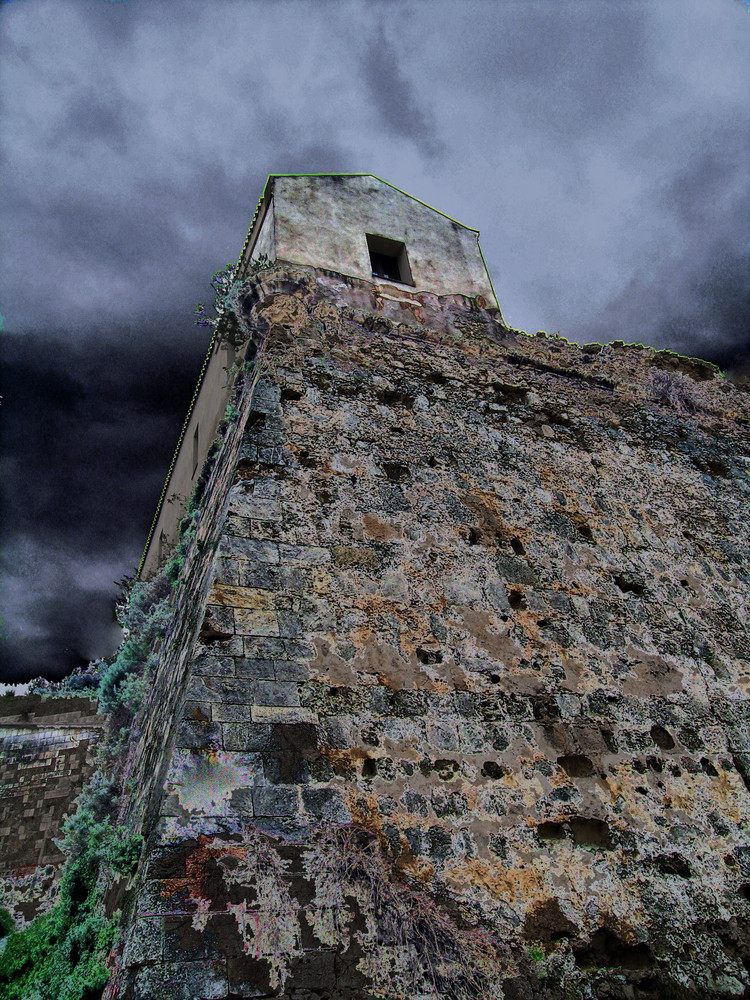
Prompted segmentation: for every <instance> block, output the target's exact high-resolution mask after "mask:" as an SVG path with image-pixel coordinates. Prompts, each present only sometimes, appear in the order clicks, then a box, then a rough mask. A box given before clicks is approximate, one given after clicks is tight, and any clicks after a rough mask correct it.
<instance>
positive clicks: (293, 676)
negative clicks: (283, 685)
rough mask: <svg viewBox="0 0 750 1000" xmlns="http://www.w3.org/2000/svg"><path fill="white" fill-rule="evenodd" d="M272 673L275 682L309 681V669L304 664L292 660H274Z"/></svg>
mask: <svg viewBox="0 0 750 1000" xmlns="http://www.w3.org/2000/svg"><path fill="white" fill-rule="evenodd" d="M274 672H275V676H276V680H277V681H296V682H302V681H307V680H309V679H310V668H309V667H308V666H307V664H305V663H297V662H296V661H294V660H276V661H275V662H274Z"/></svg>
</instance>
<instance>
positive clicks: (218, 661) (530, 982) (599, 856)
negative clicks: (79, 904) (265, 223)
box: [109, 269, 750, 1000]
mask: <svg viewBox="0 0 750 1000" xmlns="http://www.w3.org/2000/svg"><path fill="white" fill-rule="evenodd" d="M372 294H373V293H372V292H368V290H367V288H366V287H365V283H357V282H356V281H354V280H352V281H348V282H342V281H334V280H333V279H332V278H330V277H327V276H326V275H324V274H322V275H317V276H316V275H311V274H309V273H308V274H304V273H301V272H293V271H290V270H284V269H275V271H274V272H273V274H272V275H269V276H266V277H265V278H263V279H262V280H260V281H254V282H250V283H248V285H247V286H246V287H245V289H244V290H243V292H242V294H241V295H240V296H239V297H238V306H239V307H240V308H241V309H242V310H244V316H245V322H246V326H247V330H248V332H251V333H253V336H254V338H255V339H254V343H255V344H257V345H261V347H262V358H263V370H262V372H261V375H262V378H261V379H260V380H259V381H258V382H257V384H256V385H255V386H254V387H250V386H249V387H248V388H247V389H246V390H245V392H244V395H243V397H242V401H241V406H240V411H241V421H242V423H241V425H238V426H237V427H236V428H235V429H234V430H233V431H232V432H231V434H230V435H229V437H227V438H226V439H225V448H223V449H222V454H221V456H220V461H219V464H218V465H217V469H216V470H215V472H214V476H213V479H212V481H211V483H210V486H209V492H208V501H207V506H206V508H205V511H204V514H203V517H204V518H205V521H203V522H202V524H203V527H202V528H201V527H199V535H200V532H201V531H203V532H205V535H204V536H203V543H202V545H201V546H200V551H198V549H197V548H196V551H195V552H194V553H193V554H192V556H191V559H195V560H199V565H200V572H199V574H198V575H197V576H195V575H194V574H192V571H191V565H193V564H189V565H188V568H187V569H186V575H185V577H184V582H183V590H182V593H181V596H180V600H183V601H185V602H188V603H190V608H191V609H192V610H191V613H190V615H186V613H185V610H184V609H185V606H186V605H178V609H181V610H179V612H178V615H177V616H176V625H175V629H176V631H175V633H174V635H178V634H179V633H178V631H177V630H179V629H180V628H183V629H184V630H185V631H184V634H183V635H182V638H181V639H179V641H176V640H175V639H174V638H173V639H170V638H169V637H168V639H167V641H166V643H165V650H166V652H165V658H164V659H163V663H162V667H160V672H159V674H158V675H157V680H156V684H155V688H154V692H153V694H152V700H151V702H150V706H151V707H150V708H149V707H147V710H146V716H147V717H148V725H149V727H150V729H149V730H148V731H147V732H146V730H144V732H145V733H146V735H147V739H146V740H145V742H144V744H143V746H144V747H146V749H145V750H143V752H142V753H141V757H140V760H141V763H140V764H139V765H138V767H139V770H138V769H137V774H139V775H141V776H144V778H145V777H146V776H148V775H149V774H159V775H160V778H161V777H164V779H165V784H164V791H163V794H161V793H160V784H159V783H158V782H157V783H154V782H152V783H151V785H150V790H149V793H148V795H147V796H146V797H145V798H144V799H143V800H142V802H141V805H140V806H139V809H140V812H139V811H138V810H136V813H134V815H135V814H137V815H141V816H143V815H145V816H147V817H148V830H147V832H148V833H149V837H150V839H149V848H148V852H147V857H146V859H145V862H144V864H143V866H142V868H141V872H140V874H139V879H138V882H137V885H136V894H135V895H136V905H135V909H134V913H133V918H132V921H131V924H130V928H129V931H128V935H127V939H126V943H125V948H124V952H123V954H122V956H121V957H120V964H121V971H120V972H118V975H117V976H116V977H115V979H114V980H113V985H112V988H111V992H110V994H109V995H110V996H112V997H114V996H122V997H127V998H136V997H139V998H140V997H143V998H145V997H152V996H157V995H158V996H159V997H162V998H164V1000H171V998H175V1000H176V998H188V997H190V998H197V997H206V998H208V997H250V996H253V997H258V996H280V997H284V998H288V1000H292V998H294V1000H302V998H305V1000H312V998H319V1000H323V998H334V997H335V998H341V1000H343V998H355V997H356V998H365V997H369V996H372V997H375V996H379V997H393V998H395V997H410V998H412V997H415V998H416V997H420V998H424V1000H427V998H430V1000H432V998H437V997H438V996H440V997H453V998H455V1000H458V998H464V997H466V998H468V997H482V998H490V997H498V998H499V997H508V998H524V997H539V998H548V1000H553V998H555V1000H557V998H559V1000H562V998H563V997H566V998H567V997H576V998H593V997H605V996H606V997H613V998H622V1000H633V998H656V997H666V996H671V997H682V998H696V1000H697V998H699V997H700V998H708V997H711V998H719V997H739V996H742V995H743V993H744V991H745V990H746V989H747V988H748V982H749V980H748V963H749V961H750V954H749V953H748V946H747V939H748V928H749V926H750V920H749V918H750V767H749V765H750V757H749V756H748V753H749V752H750V745H749V742H748V702H747V692H748V671H749V668H750V636H749V635H748V631H747V621H748V617H749V616H748V586H747V583H748V575H747V566H748V548H749V546H748V523H749V519H748V516H747V514H748V492H749V488H748V481H747V465H748V433H747V431H748V426H749V424H748V418H749V416H750V413H749V410H748V400H747V396H746V395H744V394H742V393H741V392H739V391H738V390H737V389H735V388H734V387H733V386H731V385H730V384H728V383H727V382H726V381H725V380H724V379H723V378H722V377H721V376H720V375H719V374H718V373H717V372H716V370H715V369H713V368H712V367H711V366H709V365H706V364H705V363H703V362H699V361H690V360H689V359H680V358H679V357H677V356H676V355H671V354H669V353H668V352H654V351H651V350H648V349H645V348H640V347H632V348H631V347H627V346H626V345H613V346H611V347H606V348H601V347H600V346H599V345H589V346H587V347H585V348H583V349H582V348H579V347H578V346H576V345H572V344H568V343H567V342H565V341H562V340H558V339H555V338H548V337H545V336H537V337H526V336H524V335H520V334H516V333H514V332H512V331H507V330H506V329H505V328H504V327H502V325H501V324H500V323H499V321H498V316H497V313H493V312H488V311H485V310H483V309H480V308H478V307H477V305H476V303H475V302H472V301H471V300H465V299H462V297H460V296H451V297H447V298H446V299H445V300H438V299H437V298H436V297H434V296H433V297H431V298H430V299H429V301H428V300H427V298H425V297H422V299H421V300H419V301H418V300H417V299H416V298H415V300H414V301H413V302H412V303H411V304H410V305H407V306H405V307H404V309H403V315H402V316H401V317H399V316H398V314H394V313H393V311H391V313H390V314H389V318H388V319H386V318H384V316H383V315H382V313H381V314H378V312H377V310H376V302H375V301H374V299H371V301H370V303H369V305H370V308H369V309H367V308H366V305H367V301H366V300H367V296H368V295H372ZM347 302H348V303H349V304H347ZM363 304H364V305H365V308H362V306H363ZM389 308H390V309H391V310H393V309H394V308H395V307H394V306H393V305H390V306H389ZM420 310H422V311H423V316H422V318H420V316H419V315H417V314H418V312H419V311H420ZM424 311H428V312H429V320H430V322H429V325H427V323H426V322H425V320H424ZM399 318H401V319H402V320H403V322H401V323H399V322H396V321H395V320H397V319H399ZM261 335H262V336H261ZM263 337H265V338H266V339H265V345H264V346H262V344H261V341H262V340H263ZM222 491H224V492H222ZM214 542H217V547H216V551H215V553H214V552H213V543H214ZM195 565H198V563H196V564H195ZM209 587H210V592H209ZM204 594H205V595H207V596H205V597H204ZM202 602H205V603H202ZM199 605H200V609H201V613H200V615H199V616H198V618H199V619H202V621H200V620H198V618H193V613H194V611H195V608H196V607H198V606H199ZM180 615H182V618H181V617H180ZM188 619H190V620H191V622H192V624H191V625H190V628H189V629H188V626H187V625H184V626H183V625H182V624H181V622H182V621H183V620H184V621H188ZM199 629H200V634H198V633H199ZM188 633H189V634H190V636H196V637H197V639H198V641H197V642H196V644H195V645H194V646H193V645H192V642H190V641H188V639H189V636H188ZM157 706H158V711H159V712H160V713H161V714H160V716H159V717H158V719H157V720H156V721H154V722H152V721H151V720H152V717H151V716H149V715H148V713H149V712H155V711H156V710H157ZM165 734H167V735H168V737H169V738H165Z"/></svg>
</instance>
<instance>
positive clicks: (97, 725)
mask: <svg viewBox="0 0 750 1000" xmlns="http://www.w3.org/2000/svg"><path fill="white" fill-rule="evenodd" d="M104 722H105V719H104V716H103V715H99V714H98V713H97V704H96V702H95V701H92V700H90V699H89V698H42V697H40V696H38V695H25V696H23V697H6V698H0V886H1V887H2V892H1V893H0V895H1V896H2V905H3V907H4V908H5V909H7V910H8V911H9V912H10V913H11V914H12V915H13V916H14V917H15V919H16V920H17V921H18V923H19V924H20V925H22V924H23V923H25V922H26V921H29V920H31V919H32V918H33V917H34V916H35V915H36V914H37V913H39V912H42V911H44V910H45V909H46V908H48V907H49V906H50V905H51V903H52V900H53V898H54V892H55V885H56V882H57V876H58V873H59V868H60V865H61V863H62V861H63V854H62V852H61V851H60V849H59V848H58V847H57V845H56V843H55V840H56V838H59V837H60V836H61V833H62V824H63V822H64V820H65V818H66V817H67V816H68V815H69V814H70V812H71V808H72V806H73V803H74V801H75V799H76V797H77V796H78V794H79V793H80V792H81V791H82V789H83V786H84V784H85V782H86V780H87V779H88V778H89V776H90V775H91V773H92V771H93V769H94V758H95V750H96V746H97V744H98V743H99V741H100V739H101V736H102V730H103V727H104Z"/></svg>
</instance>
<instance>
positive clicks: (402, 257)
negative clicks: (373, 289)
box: [365, 233, 414, 285]
mask: <svg viewBox="0 0 750 1000" xmlns="http://www.w3.org/2000/svg"><path fill="white" fill-rule="evenodd" d="M365 237H366V239H367V249H368V251H369V254H370V265H371V267H372V276H373V278H385V279H387V280H388V281H398V282H399V284H402V285H413V284H414V282H413V280H412V276H411V268H410V267H409V258H408V257H407V256H406V246H405V245H404V244H403V243H402V242H401V241H400V240H391V239H389V238H388V237H387V236H378V235H376V234H374V233H365Z"/></svg>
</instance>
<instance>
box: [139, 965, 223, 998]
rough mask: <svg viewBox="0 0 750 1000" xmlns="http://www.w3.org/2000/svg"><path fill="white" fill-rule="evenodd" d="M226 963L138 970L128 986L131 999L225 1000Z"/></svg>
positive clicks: (160, 966)
mask: <svg viewBox="0 0 750 1000" xmlns="http://www.w3.org/2000/svg"><path fill="white" fill-rule="evenodd" d="M228 989H229V987H228V984H227V972H226V964H225V963H224V962H206V961H200V962H185V963H182V962H164V963H162V964H159V965H153V966H144V967H143V968H142V969H139V970H138V972H137V973H136V974H135V976H133V977H132V979H131V980H130V983H129V993H128V996H129V998H132V1000H156V998H157V997H158V1000H223V998H224V997H226V996H227V993H228Z"/></svg>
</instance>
